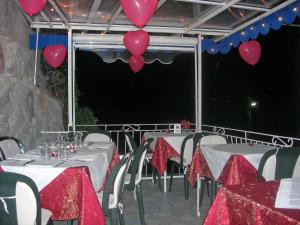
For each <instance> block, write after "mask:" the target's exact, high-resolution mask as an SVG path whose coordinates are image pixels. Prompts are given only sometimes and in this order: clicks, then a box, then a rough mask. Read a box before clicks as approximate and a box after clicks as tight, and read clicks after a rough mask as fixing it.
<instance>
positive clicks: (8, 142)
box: [0, 136, 27, 160]
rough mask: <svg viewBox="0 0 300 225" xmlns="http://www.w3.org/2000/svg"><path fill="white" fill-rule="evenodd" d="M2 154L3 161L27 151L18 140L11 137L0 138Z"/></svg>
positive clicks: (0, 151)
mask: <svg viewBox="0 0 300 225" xmlns="http://www.w3.org/2000/svg"><path fill="white" fill-rule="evenodd" d="M0 148H1V150H0V153H1V156H2V159H3V160H5V159H6V158H7V157H10V156H13V155H15V154H18V153H25V152H26V151H27V149H26V147H25V145H24V144H23V143H22V142H21V141H20V140H18V139H17V138H14V137H10V136H2V137H0Z"/></svg>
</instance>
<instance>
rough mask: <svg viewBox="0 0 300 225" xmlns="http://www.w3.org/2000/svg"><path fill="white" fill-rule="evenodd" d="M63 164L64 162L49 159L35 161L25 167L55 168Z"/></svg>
mask: <svg viewBox="0 0 300 225" xmlns="http://www.w3.org/2000/svg"><path fill="white" fill-rule="evenodd" d="M62 163H64V160H61V159H51V160H36V161H33V162H30V163H27V164H25V166H30V167H55V166H57V165H60V164H62Z"/></svg>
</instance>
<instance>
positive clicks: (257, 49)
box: [239, 41, 261, 66]
mask: <svg viewBox="0 0 300 225" xmlns="http://www.w3.org/2000/svg"><path fill="white" fill-rule="evenodd" d="M239 53H240V56H241V57H242V59H243V60H245V61H246V62H247V63H248V64H250V65H252V66H254V65H255V64H256V63H257V62H258V60H259V58H260V55H261V46H260V44H259V43H258V42H257V41H247V42H244V43H242V44H241V45H240V47H239Z"/></svg>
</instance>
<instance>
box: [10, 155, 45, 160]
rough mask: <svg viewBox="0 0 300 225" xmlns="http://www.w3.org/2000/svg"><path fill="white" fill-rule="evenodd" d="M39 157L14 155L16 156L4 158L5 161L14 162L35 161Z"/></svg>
mask: <svg viewBox="0 0 300 225" xmlns="http://www.w3.org/2000/svg"><path fill="white" fill-rule="evenodd" d="M39 157H40V156H39V155H33V154H28V153H25V154H16V155H13V156H9V157H6V158H7V159H14V160H24V161H30V160H35V159H37V158H39Z"/></svg>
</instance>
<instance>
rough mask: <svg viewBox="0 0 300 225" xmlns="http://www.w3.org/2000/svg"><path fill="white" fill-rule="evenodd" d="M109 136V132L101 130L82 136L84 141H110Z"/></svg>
mask: <svg viewBox="0 0 300 225" xmlns="http://www.w3.org/2000/svg"><path fill="white" fill-rule="evenodd" d="M111 141H112V140H111V136H110V133H109V132H106V131H101V132H98V133H90V134H88V135H87V136H86V137H85V138H84V143H90V142H111Z"/></svg>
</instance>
